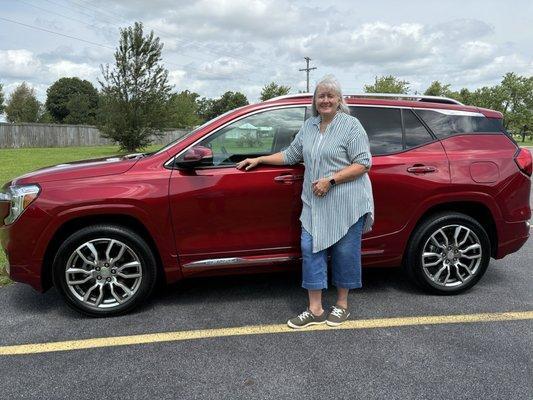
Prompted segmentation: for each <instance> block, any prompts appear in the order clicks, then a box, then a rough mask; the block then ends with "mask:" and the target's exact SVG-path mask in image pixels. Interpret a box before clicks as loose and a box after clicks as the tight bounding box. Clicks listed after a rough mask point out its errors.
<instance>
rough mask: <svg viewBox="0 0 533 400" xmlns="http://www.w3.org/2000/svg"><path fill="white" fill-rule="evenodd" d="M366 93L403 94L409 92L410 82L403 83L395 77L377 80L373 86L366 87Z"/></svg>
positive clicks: (378, 78) (390, 76) (377, 78)
mask: <svg viewBox="0 0 533 400" xmlns="http://www.w3.org/2000/svg"><path fill="white" fill-rule="evenodd" d="M364 89H365V93H401V94H407V93H408V92H409V82H407V81H402V80H400V79H399V78H396V77H395V76H393V75H387V76H380V77H377V76H376V78H375V80H374V84H373V85H365V86H364Z"/></svg>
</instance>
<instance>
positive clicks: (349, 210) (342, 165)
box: [237, 76, 374, 329]
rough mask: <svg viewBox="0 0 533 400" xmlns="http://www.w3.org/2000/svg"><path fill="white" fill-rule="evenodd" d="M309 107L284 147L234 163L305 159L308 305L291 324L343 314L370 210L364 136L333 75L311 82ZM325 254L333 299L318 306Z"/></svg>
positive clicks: (336, 319)
mask: <svg viewBox="0 0 533 400" xmlns="http://www.w3.org/2000/svg"><path fill="white" fill-rule="evenodd" d="M312 111H313V117H312V118H309V119H308V120H306V121H305V122H304V125H303V127H302V128H301V129H300V131H299V132H298V134H297V135H296V137H295V138H294V140H293V142H292V143H291V144H290V146H289V147H288V148H287V149H286V150H283V151H281V152H279V153H276V154H272V155H269V156H263V157H257V158H248V159H246V160H243V161H241V162H240V163H238V164H237V168H238V169H243V168H244V169H245V170H249V169H251V168H254V167H256V166H257V165H259V164H271V165H284V164H296V163H299V162H302V161H303V162H304V165H305V174H304V182H303V190H302V201H303V207H302V215H301V217H300V221H301V222H302V235H301V248H302V259H303V265H302V287H303V288H305V289H307V291H308V296H309V307H308V309H307V310H305V311H304V312H302V313H301V314H300V315H298V316H296V317H294V318H291V319H290V320H289V321H287V324H288V325H289V326H290V327H291V328H296V329H298V328H304V327H306V326H309V325H316V324H323V323H327V324H328V325H330V326H338V325H340V324H341V323H343V322H344V321H346V319H347V318H348V317H349V315H350V312H349V311H348V291H349V290H350V289H356V288H360V287H361V236H362V234H363V233H364V232H368V231H369V230H370V229H371V227H372V223H373V212H374V203H373V198H372V187H371V185H370V179H369V177H368V174H367V172H368V170H369V169H370V166H371V155H370V149H369V145H368V137H367V135H366V132H365V130H364V128H363V127H362V125H361V123H360V122H359V120H357V118H354V117H352V116H350V114H349V109H348V106H347V105H346V102H345V101H344V99H343V97H342V92H341V88H340V85H339V83H338V81H337V80H336V79H335V78H334V77H332V76H326V77H325V78H323V79H322V80H321V81H320V82H319V83H318V84H317V86H316V88H315V92H314V95H313V105H312ZM328 255H330V256H331V264H332V281H333V284H334V285H335V286H336V287H337V302H336V304H335V305H334V306H333V307H332V308H331V311H330V312H329V313H327V312H326V311H324V309H323V307H322V289H327V286H328V284H327V262H328Z"/></svg>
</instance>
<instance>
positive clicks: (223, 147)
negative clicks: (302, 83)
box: [197, 107, 305, 166]
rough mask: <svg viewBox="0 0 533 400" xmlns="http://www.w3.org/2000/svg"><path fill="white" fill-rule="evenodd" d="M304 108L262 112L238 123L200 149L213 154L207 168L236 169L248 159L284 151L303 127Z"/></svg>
mask: <svg viewBox="0 0 533 400" xmlns="http://www.w3.org/2000/svg"><path fill="white" fill-rule="evenodd" d="M304 116H305V107H291V108H282V109H276V110H267V111H262V112H259V113H256V114H253V115H250V116H247V117H244V118H241V119H239V120H238V121H235V122H233V123H231V124H229V125H227V126H225V127H224V128H222V129H220V130H219V131H218V132H216V133H214V134H213V135H211V136H209V137H207V138H206V139H204V140H202V141H201V142H200V143H198V144H197V145H199V146H203V147H207V148H209V149H211V151H212V152H213V161H212V163H211V162H210V161H209V165H206V166H225V165H232V166H233V165H234V164H235V163H236V162H239V161H242V160H244V159H245V158H248V157H258V156H263V155H268V154H272V153H276V152H278V151H280V150H283V149H284V148H286V147H287V146H289V144H290V143H291V142H292V140H293V138H294V136H296V134H297V133H298V131H299V130H300V128H301V127H302V125H303V122H304Z"/></svg>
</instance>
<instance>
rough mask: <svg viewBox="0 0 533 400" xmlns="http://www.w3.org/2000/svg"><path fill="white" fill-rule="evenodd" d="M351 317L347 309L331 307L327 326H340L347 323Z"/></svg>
mask: <svg viewBox="0 0 533 400" xmlns="http://www.w3.org/2000/svg"><path fill="white" fill-rule="evenodd" d="M349 316H350V312H349V311H348V309H347V308H342V307H339V306H333V307H331V312H330V313H329V315H328V318H327V319H326V324H328V325H329V326H339V325H340V324H342V323H343V322H344V321H346V320H347V319H348V317H349Z"/></svg>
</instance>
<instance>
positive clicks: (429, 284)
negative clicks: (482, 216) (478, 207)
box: [405, 212, 491, 295]
mask: <svg viewBox="0 0 533 400" xmlns="http://www.w3.org/2000/svg"><path fill="white" fill-rule="evenodd" d="M490 250H491V246H490V239H489V236H488V235H487V232H486V231H485V229H484V228H483V226H482V225H481V224H480V223H479V222H477V221H476V220H475V219H473V218H471V217H469V216H468V215H465V214H461V213H457V212H450V213H439V214H435V215H432V216H430V217H429V218H427V219H426V220H424V221H423V222H422V223H421V224H420V225H419V226H418V227H417V228H416V229H415V231H414V233H413V235H412V236H411V240H410V241H409V244H408V248H407V257H406V265H405V268H406V270H407V272H408V274H409V276H410V278H411V279H412V280H413V281H414V282H415V283H416V284H418V285H419V286H420V287H422V288H423V289H424V290H426V291H429V292H432V293H436V294H446V295H448V294H458V293H461V292H464V291H465V290H468V289H470V288H471V287H472V286H474V285H475V284H476V283H477V282H479V280H480V279H481V277H482V276H483V274H484V273H485V271H486V270H487V267H488V265H489V261H490Z"/></svg>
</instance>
